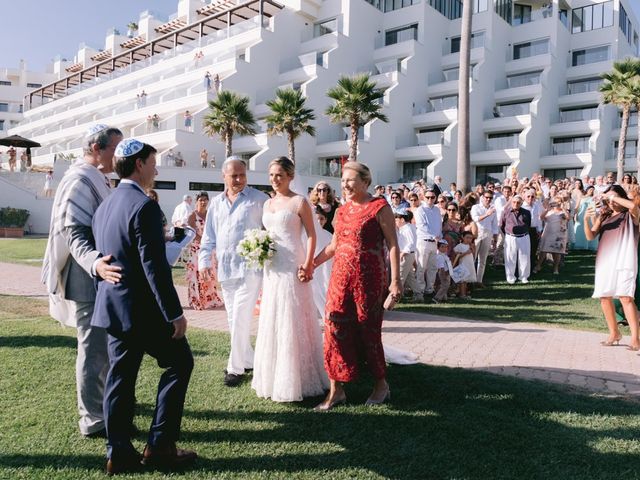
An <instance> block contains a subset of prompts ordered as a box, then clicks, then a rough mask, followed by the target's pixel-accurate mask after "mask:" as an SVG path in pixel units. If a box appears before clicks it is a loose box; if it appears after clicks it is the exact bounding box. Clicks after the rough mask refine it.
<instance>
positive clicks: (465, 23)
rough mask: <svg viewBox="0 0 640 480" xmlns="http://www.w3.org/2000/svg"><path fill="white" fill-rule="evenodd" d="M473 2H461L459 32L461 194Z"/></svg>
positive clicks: (466, 162) (466, 180) (466, 175)
mask: <svg viewBox="0 0 640 480" xmlns="http://www.w3.org/2000/svg"><path fill="white" fill-rule="evenodd" d="M472 18H473V1H472V0H463V2H462V26H461V32H460V75H459V80H458V155H457V158H456V170H457V172H456V183H457V184H458V188H459V189H460V190H462V191H463V192H468V191H469V188H470V185H471V156H470V155H471V154H470V148H469V73H470V69H471V21H472Z"/></svg>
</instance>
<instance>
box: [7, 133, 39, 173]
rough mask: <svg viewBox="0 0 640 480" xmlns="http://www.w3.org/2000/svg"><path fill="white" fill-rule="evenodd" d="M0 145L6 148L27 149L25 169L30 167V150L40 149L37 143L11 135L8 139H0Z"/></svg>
mask: <svg viewBox="0 0 640 480" xmlns="http://www.w3.org/2000/svg"><path fill="white" fill-rule="evenodd" d="M0 145H6V146H8V147H18V148H26V149H27V167H30V166H31V148H33V147H40V146H41V145H40V144H39V143H38V142H34V141H33V140H29V139H28V138H24V137H21V136H20V135H11V136H10V137H5V138H0Z"/></svg>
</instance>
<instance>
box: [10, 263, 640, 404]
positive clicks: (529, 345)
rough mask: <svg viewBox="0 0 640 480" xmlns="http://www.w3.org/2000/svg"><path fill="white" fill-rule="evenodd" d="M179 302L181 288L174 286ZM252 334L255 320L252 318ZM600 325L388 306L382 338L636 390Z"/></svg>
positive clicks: (36, 277) (638, 375) (203, 317)
mask: <svg viewBox="0 0 640 480" xmlns="http://www.w3.org/2000/svg"><path fill="white" fill-rule="evenodd" d="M0 278H2V279H3V280H2V283H1V284H0V294H2V295H25V296H46V295H45V290H44V286H43V285H41V284H40V268H38V267H32V266H28V265H16V264H8V263H0ZM178 292H179V294H180V296H181V299H182V301H183V304H185V303H186V288H185V287H178ZM186 315H187V318H188V320H189V322H190V325H191V326H193V327H198V328H203V329H208V330H221V331H224V330H227V317H226V313H225V311H224V309H219V310H209V311H193V310H190V309H188V308H187V309H186ZM253 327H254V334H255V331H256V327H257V321H255V320H254V325H253ZM603 337H604V335H603V334H601V333H592V332H581V331H576V330H566V329H561V328H550V327H541V326H538V325H533V324H526V323H492V322H481V321H474V320H464V319H457V318H449V317H440V316H435V315H425V314H418V313H404V312H389V313H388V314H387V315H386V317H385V322H384V327H383V338H384V342H385V344H387V345H391V346H394V347H396V348H399V349H402V350H409V351H412V352H414V353H415V354H417V355H418V357H419V359H420V361H421V362H423V363H425V364H429V365H441V366H447V367H460V368H468V369H475V370H483V371H488V372H492V373H497V374H501V375H511V376H517V377H519V378H525V379H538V380H544V381H549V382H555V383H562V384H568V385H574V386H578V387H582V388H585V389H588V390H591V391H593V392H596V393H599V394H603V395H634V396H640V358H639V356H638V354H637V353H636V352H630V351H627V350H626V349H625V348H624V347H623V346H620V347H610V348H607V347H601V346H600V341H601V340H603Z"/></svg>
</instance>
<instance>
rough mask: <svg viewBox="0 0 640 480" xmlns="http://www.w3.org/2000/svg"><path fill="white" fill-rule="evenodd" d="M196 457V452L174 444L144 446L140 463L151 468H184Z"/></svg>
mask: <svg viewBox="0 0 640 480" xmlns="http://www.w3.org/2000/svg"><path fill="white" fill-rule="evenodd" d="M196 458H198V454H197V453H196V452H194V451H192V450H183V449H182V448H178V447H176V445H175V444H172V445H168V446H166V447H152V446H150V445H147V446H146V447H144V453H143V454H142V464H143V465H146V466H150V467H153V468H161V469H167V470H177V469H180V468H184V467H186V466H188V465H190V464H191V463H193V461H194V460H195V459H196Z"/></svg>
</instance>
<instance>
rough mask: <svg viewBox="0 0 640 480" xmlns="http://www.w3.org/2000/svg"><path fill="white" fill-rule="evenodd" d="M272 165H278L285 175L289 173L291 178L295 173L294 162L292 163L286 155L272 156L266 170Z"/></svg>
mask: <svg viewBox="0 0 640 480" xmlns="http://www.w3.org/2000/svg"><path fill="white" fill-rule="evenodd" d="M273 165H278V166H279V167H281V168H282V169H283V170H284V171H285V172H286V173H287V175H289V176H290V177H291V178H293V177H294V176H295V174H296V165H295V163H293V162H292V161H291V160H289V159H288V158H287V157H278V158H274V159H273V160H271V161H270V162H269V167H268V168H267V170H268V169H269V168H271V167H272V166H273Z"/></svg>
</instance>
